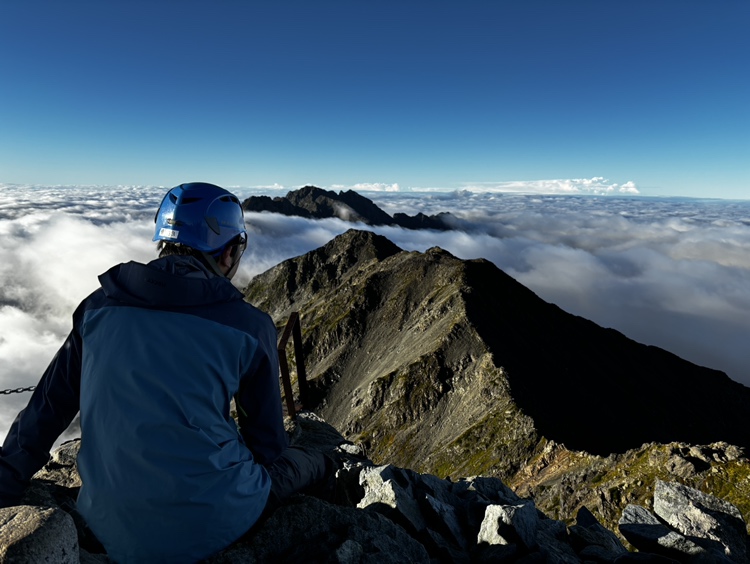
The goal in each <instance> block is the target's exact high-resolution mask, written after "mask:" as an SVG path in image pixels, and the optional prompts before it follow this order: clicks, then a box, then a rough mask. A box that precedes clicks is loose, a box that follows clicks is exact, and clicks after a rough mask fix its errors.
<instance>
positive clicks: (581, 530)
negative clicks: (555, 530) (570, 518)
mask: <svg viewBox="0 0 750 564" xmlns="http://www.w3.org/2000/svg"><path fill="white" fill-rule="evenodd" d="M569 531H570V543H571V545H572V546H573V548H574V549H575V550H577V551H578V554H579V555H580V556H581V557H586V558H584V559H589V560H593V561H595V562H606V561H612V560H614V559H615V558H616V557H617V556H618V555H620V554H624V553H626V552H627V551H628V550H627V549H626V548H625V547H624V546H623V544H622V543H621V542H620V539H618V538H617V535H615V534H614V533H613V532H612V531H610V530H609V529H607V528H605V527H604V526H602V525H601V524H600V523H599V522H598V521H597V520H596V518H595V517H594V516H593V515H592V514H591V512H590V511H589V510H588V509H586V508H585V507H582V508H581V509H580V510H579V511H578V515H577V517H576V524H575V525H573V526H571V527H570V529H569Z"/></svg>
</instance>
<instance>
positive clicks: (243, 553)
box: [207, 496, 430, 564]
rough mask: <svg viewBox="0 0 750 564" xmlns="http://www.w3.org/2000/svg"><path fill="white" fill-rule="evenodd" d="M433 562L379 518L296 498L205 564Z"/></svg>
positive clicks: (391, 524) (402, 534)
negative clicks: (255, 563) (247, 563)
mask: <svg viewBox="0 0 750 564" xmlns="http://www.w3.org/2000/svg"><path fill="white" fill-rule="evenodd" d="M246 562H250V563H252V562H310V563H315V562H321V563H323V562H325V563H340V564H344V563H346V564H348V563H354V562H357V563H363V564H364V563H372V564H381V563H385V564H388V563H393V564H396V563H402V562H415V563H419V562H424V563H428V562H430V558H429V556H428V554H427V551H426V550H425V548H424V546H422V545H421V544H420V543H419V542H417V541H416V540H415V539H413V538H412V537H411V536H409V535H408V534H407V533H406V531H404V530H403V529H402V528H401V527H399V526H398V525H396V524H395V523H393V522H392V521H390V520H389V519H387V518H385V517H383V516H382V515H380V514H379V513H377V512H373V511H361V510H357V509H354V508H351V507H339V506H335V505H331V504H329V503H326V502H324V501H321V500H318V499H315V498H312V497H307V496H295V497H293V498H292V499H290V500H289V501H288V502H287V503H285V504H284V505H283V506H281V507H280V508H279V509H277V510H276V511H275V512H274V513H273V514H272V515H271V517H270V518H269V519H268V520H267V521H265V522H264V523H263V524H262V525H261V526H260V527H258V528H257V529H256V530H254V531H253V532H252V533H251V534H250V535H248V536H247V538H246V539H243V541H241V542H240V543H238V544H237V545H235V546H233V547H231V548H229V549H227V550H225V551H224V552H222V553H221V554H219V555H216V556H214V557H213V558H211V559H209V560H208V561H207V564H240V563H243V564H244V563H246Z"/></svg>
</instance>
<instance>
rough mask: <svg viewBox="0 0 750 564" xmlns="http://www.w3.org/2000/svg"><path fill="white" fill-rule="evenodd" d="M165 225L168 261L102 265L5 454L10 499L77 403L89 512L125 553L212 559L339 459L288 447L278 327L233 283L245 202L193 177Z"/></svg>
mask: <svg viewBox="0 0 750 564" xmlns="http://www.w3.org/2000/svg"><path fill="white" fill-rule="evenodd" d="M155 222H156V230H155V235H154V238H153V240H154V241H158V242H159V243H158V249H159V251H160V252H159V258H158V259H156V260H154V261H151V262H149V263H148V264H140V263H136V262H128V263H124V264H120V265H117V266H115V267H113V268H111V269H110V270H109V271H108V272H106V273H105V274H103V275H101V276H100V277H99V281H100V283H101V288H99V289H98V290H96V291H95V292H94V293H92V294H91V295H90V296H88V297H87V298H86V299H85V300H84V301H83V302H82V303H81V304H80V305H79V307H78V308H77V309H76V311H75V313H74V314H73V329H72V331H71V332H70V334H69V335H68V337H67V339H66V340H65V342H64V343H63V345H62V347H61V348H60V350H59V351H58V352H57V354H56V356H55V357H54V358H53V360H52V362H51V363H50V365H49V367H48V368H47V370H46V371H45V373H44V375H43V376H42V378H41V381H40V382H39V385H38V386H37V387H36V390H35V392H34V394H33V395H32V397H31V400H30V401H29V404H28V406H27V407H26V408H25V409H24V410H23V411H21V413H20V414H19V415H18V417H17V418H16V420H15V422H14V423H13V425H12V427H11V428H10V430H9V432H8V436H7V437H6V439H5V442H4V444H3V446H2V450H1V451H0V507H7V506H12V505H16V504H18V503H19V502H20V501H21V498H22V495H23V493H24V489H25V488H26V486H27V485H28V484H29V482H30V480H31V477H32V475H33V474H34V473H35V472H37V471H38V470H39V469H40V468H41V467H42V466H43V465H44V464H45V463H46V462H47V461H48V459H49V450H50V448H51V447H52V445H53V444H54V442H55V441H56V440H57V439H58V437H59V436H60V435H61V434H62V433H63V431H64V430H65V429H66V428H67V427H68V425H69V424H70V423H71V422H72V421H73V419H74V418H75V416H76V414H77V413H78V412H79V410H80V414H81V416H80V421H81V449H80V453H79V456H78V469H79V472H80V475H81V479H82V482H83V486H82V487H81V490H80V493H79V496H78V504H77V510H78V512H79V513H80V515H82V516H83V518H84V519H85V521H86V523H87V525H88V526H89V527H90V529H91V530H92V531H93V533H94V534H95V536H96V538H97V539H98V540H99V541H100V542H101V543H102V544H103V546H104V547H105V548H106V550H107V552H108V554H109V556H110V557H111V558H112V559H113V560H115V561H116V562H139V563H143V562H193V561H198V560H201V559H204V558H206V557H208V556H210V555H212V554H214V553H216V552H217V551H219V550H221V549H223V548H225V547H227V546H228V545H230V544H231V543H233V542H234V541H235V540H237V539H238V538H239V537H241V536H242V535H243V534H244V533H246V532H247V531H248V529H250V527H252V526H253V524H255V523H256V521H258V519H259V518H260V516H261V514H262V513H263V511H264V509H265V508H266V507H267V506H268V505H269V504H271V505H272V504H273V502H274V500H280V499H283V498H285V497H287V496H289V495H291V494H292V493H294V492H297V491H300V490H303V489H305V488H309V487H311V486H313V485H315V484H317V483H320V482H323V481H325V480H327V479H329V476H330V473H331V471H332V470H333V468H332V464H331V460H330V459H328V458H327V457H325V456H324V455H323V454H322V453H320V452H317V451H314V450H306V449H301V448H295V447H289V446H288V438H287V434H286V432H285V430H284V425H283V415H282V408H281V398H280V393H279V365H278V353H277V349H276V338H277V333H276V328H275V326H274V324H273V322H272V320H271V318H270V317H269V316H268V315H267V314H266V313H263V312H261V311H260V310H258V309H256V308H255V307H254V306H252V305H250V304H249V303H247V302H245V301H244V299H243V295H242V293H241V292H240V291H239V290H237V289H236V288H235V287H234V286H233V285H232V283H231V282H230V279H231V278H232V276H233V275H234V274H235V272H236V271H237V267H238V265H239V263H240V259H241V257H242V254H243V251H244V250H245V247H246V245H247V233H246V230H245V224H244V218H243V213H242V207H241V205H240V202H239V200H238V199H237V198H236V197H235V196H234V195H233V194H231V193H230V192H228V191H226V190H224V189H223V188H220V187H218V186H215V185H213V184H206V183H190V184H182V185H180V186H177V187H175V188H172V189H171V190H169V191H168V192H167V194H166V195H165V197H164V199H163V200H162V203H161V205H160V206H159V209H158V211H157V214H156V218H155ZM233 398H234V399H235V402H236V408H237V414H238V415H237V419H238V423H239V428H238V426H237V425H236V424H235V421H234V419H233V418H232V416H231V415H230V403H231V401H232V399H233Z"/></svg>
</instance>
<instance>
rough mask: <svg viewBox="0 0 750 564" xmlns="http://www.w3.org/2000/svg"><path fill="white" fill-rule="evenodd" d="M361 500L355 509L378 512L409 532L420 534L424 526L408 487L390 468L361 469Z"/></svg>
mask: <svg viewBox="0 0 750 564" xmlns="http://www.w3.org/2000/svg"><path fill="white" fill-rule="evenodd" d="M359 483H360V485H361V486H362V487H363V488H364V497H363V498H362V500H361V501H360V502H359V503H358V504H357V507H359V508H361V509H364V508H368V507H369V508H370V509H371V510H374V511H378V512H380V513H382V514H383V515H385V516H386V517H388V518H389V519H391V520H392V521H394V522H396V523H398V524H399V525H402V526H404V527H406V528H407V529H409V530H410V532H412V533H418V532H420V531H424V530H425V528H426V526H427V525H426V523H425V520H424V517H423V516H422V512H421V510H420V509H419V504H418V503H417V500H416V499H414V496H413V494H412V492H411V491H410V490H411V487H410V484H409V483H408V481H405V479H404V475H403V474H402V473H401V472H399V469H398V468H395V467H393V466H376V467H373V468H364V469H362V471H361V472H360V474H359Z"/></svg>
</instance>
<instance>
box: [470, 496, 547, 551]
mask: <svg viewBox="0 0 750 564" xmlns="http://www.w3.org/2000/svg"><path fill="white" fill-rule="evenodd" d="M538 526H539V516H538V515H537V511H536V507H535V506H534V503H533V502H532V501H527V502H526V503H521V504H518V505H488V506H487V509H486V510H485V513H484V520H483V521H482V526H481V528H480V530H479V535H478V536H477V542H478V543H482V542H486V543H487V544H514V543H518V542H520V543H522V544H523V546H524V547H526V548H528V549H532V548H535V547H536V546H537V540H536V535H537V529H538Z"/></svg>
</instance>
